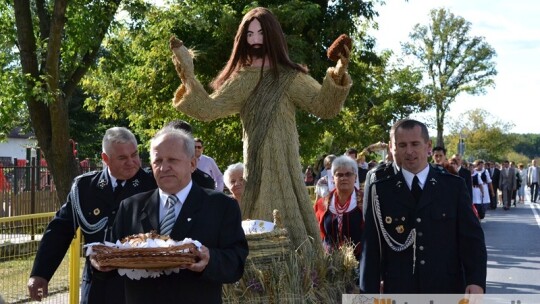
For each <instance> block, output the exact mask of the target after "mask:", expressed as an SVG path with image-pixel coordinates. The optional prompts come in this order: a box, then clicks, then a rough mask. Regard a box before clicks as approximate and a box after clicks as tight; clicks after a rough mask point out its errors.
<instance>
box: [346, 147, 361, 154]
mask: <svg viewBox="0 0 540 304" xmlns="http://www.w3.org/2000/svg"><path fill="white" fill-rule="evenodd" d="M345 153H346V154H347V155H349V154H356V155H358V150H356V149H355V148H349V149H347V152H345Z"/></svg>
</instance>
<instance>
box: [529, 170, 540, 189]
mask: <svg viewBox="0 0 540 304" xmlns="http://www.w3.org/2000/svg"><path fill="white" fill-rule="evenodd" d="M532 181H533V171H532V167H529V169H528V170H527V185H528V186H530V185H531V184H532ZM536 181H537V182H538V183H540V167H536Z"/></svg>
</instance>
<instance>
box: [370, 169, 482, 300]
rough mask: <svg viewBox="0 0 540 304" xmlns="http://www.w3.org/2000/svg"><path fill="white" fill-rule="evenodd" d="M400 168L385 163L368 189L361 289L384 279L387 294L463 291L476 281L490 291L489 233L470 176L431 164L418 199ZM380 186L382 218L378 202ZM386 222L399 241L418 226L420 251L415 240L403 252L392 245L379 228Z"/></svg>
mask: <svg viewBox="0 0 540 304" xmlns="http://www.w3.org/2000/svg"><path fill="white" fill-rule="evenodd" d="M394 172H395V171H394V166H393V165H391V164H383V165H381V166H380V167H379V168H377V170H376V172H373V173H372V174H371V176H374V177H373V180H372V182H371V183H370V187H369V189H366V190H365V191H366V192H369V193H368V194H367V198H368V201H367V204H368V206H367V210H366V214H365V225H364V239H363V243H362V245H363V248H362V249H363V250H362V257H361V260H360V289H361V290H362V291H364V292H365V293H379V292H380V281H381V280H383V281H384V293H463V292H464V291H465V287H466V286H467V285H470V284H476V285H479V286H481V287H483V288H484V290H485V287H486V267H487V253H486V246H485V242H484V233H483V231H482V228H481V226H480V223H479V221H478V218H476V216H475V214H474V213H473V211H472V207H471V206H472V205H471V201H470V198H469V195H468V193H467V192H468V191H467V189H466V187H465V183H464V181H463V180H462V179H461V178H459V177H457V176H455V175H452V174H450V173H448V172H447V171H446V170H444V169H441V168H435V167H430V169H429V174H428V177H427V179H426V181H425V184H424V188H423V191H422V195H421V198H420V200H419V202H418V204H416V202H415V200H414V198H413V196H412V194H411V191H410V190H409V187H408V186H407V183H406V182H405V179H404V178H403V175H402V173H401V171H397V173H394ZM375 189H376V194H377V198H378V201H379V204H378V205H379V207H380V218H379V217H378V216H377V212H376V209H377V208H374V203H373V196H374V195H373V194H374V193H373V191H374V190H375ZM376 225H377V226H378V227H379V229H377V227H376ZM381 225H382V227H383V228H384V231H386V232H385V233H387V235H388V236H390V237H391V238H393V239H394V240H396V241H397V242H398V243H399V244H405V243H407V242H406V239H407V238H408V237H409V235H410V233H411V231H412V230H413V229H415V231H416V236H414V233H413V234H412V236H413V238H412V240H416V252H414V250H413V247H414V246H413V244H411V245H410V246H409V247H407V248H406V249H404V248H398V249H400V250H402V251H396V250H394V249H391V248H390V246H389V245H388V243H387V241H386V240H385V236H384V233H378V231H381V229H380V226H381ZM379 240H380V243H379ZM379 246H380V247H379ZM396 247H399V245H396ZM379 248H381V249H379ZM415 254H416V260H415V259H414V257H415ZM413 271H414V273H413Z"/></svg>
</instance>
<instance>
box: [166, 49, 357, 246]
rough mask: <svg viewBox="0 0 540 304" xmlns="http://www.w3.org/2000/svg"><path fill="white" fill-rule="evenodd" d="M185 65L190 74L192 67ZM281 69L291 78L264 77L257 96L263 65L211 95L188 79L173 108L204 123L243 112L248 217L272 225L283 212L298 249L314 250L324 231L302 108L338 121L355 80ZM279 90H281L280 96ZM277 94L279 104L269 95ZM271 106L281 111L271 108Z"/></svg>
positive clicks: (235, 77)
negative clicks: (302, 143)
mask: <svg viewBox="0 0 540 304" xmlns="http://www.w3.org/2000/svg"><path fill="white" fill-rule="evenodd" d="M176 57H178V55H177V56H176ZM182 64H185V62H184V63H182ZM175 65H176V66H177V70H178V69H179V67H178V65H180V63H179V62H177V61H175ZM182 67H183V68H184V71H185V70H190V69H192V67H189V68H188V69H186V68H185V66H182ZM191 71H192V70H191ZM280 71H281V72H284V73H288V74H289V76H284V77H282V76H280V79H281V81H278V80H275V79H274V77H263V79H270V80H269V81H263V80H261V83H260V84H259V87H258V90H257V91H258V92H259V93H256V94H252V92H253V89H254V88H255V87H256V86H257V84H258V82H259V79H261V68H260V67H244V68H242V69H241V70H240V71H238V73H237V74H235V75H233V76H232V77H231V78H229V79H228V80H227V81H226V82H225V83H224V84H223V85H222V86H221V88H220V89H219V90H217V91H216V92H214V93H213V94H211V95H209V94H208V93H207V92H206V91H205V90H204V88H203V87H202V85H201V84H200V83H199V82H198V81H197V80H196V79H195V77H190V76H189V75H182V76H184V77H183V84H182V85H181V86H180V87H179V88H178V89H177V91H176V93H175V96H174V98H173V105H174V107H175V108H176V109H177V110H179V111H181V112H182V113H185V114H186V115H189V116H191V117H194V118H196V119H199V120H202V121H211V120H214V119H218V118H223V117H226V116H229V115H234V114H240V119H241V121H242V126H243V138H242V140H243V156H244V163H245V172H244V175H245V177H246V180H247V182H246V188H245V191H244V196H243V199H242V217H243V218H244V219H248V218H249V219H263V220H267V221H272V211H273V210H274V209H278V210H279V211H280V212H281V215H282V216H281V217H282V220H283V223H284V225H285V227H286V228H287V229H288V231H289V235H290V237H291V240H292V242H293V245H295V246H296V247H301V246H311V245H309V242H306V240H308V236H311V237H313V238H314V239H318V237H319V236H318V233H319V231H318V226H317V222H316V219H315V216H314V212H313V203H312V202H311V200H310V198H309V195H308V192H307V189H306V186H305V184H304V181H303V178H302V168H301V165H300V162H299V160H300V155H299V141H298V131H297V129H296V118H295V114H296V109H301V110H304V111H307V112H309V113H311V114H313V115H316V116H318V117H320V118H332V117H334V116H336V115H337V114H338V113H339V112H340V111H341V108H342V106H343V103H344V102H345V99H346V97H347V95H348V93H349V89H350V86H351V84H352V82H351V79H350V77H349V75H348V74H346V75H345V76H344V79H343V80H342V83H343V84H344V85H336V83H335V82H334V80H333V79H332V77H331V74H330V73H332V71H333V68H329V69H328V71H327V74H326V77H325V78H324V80H323V83H322V85H321V84H319V83H318V82H317V81H316V80H314V79H313V78H312V77H310V76H309V75H307V74H304V73H301V72H297V71H290V69H285V68H283V67H281V68H280ZM264 74H271V73H270V72H268V71H265V72H264ZM280 75H284V74H282V73H280ZM186 76H187V77H186ZM266 76H268V75H266ZM272 79H274V80H272ZM261 90H262V91H261ZM276 90H281V92H278V93H277V94H276ZM272 94H273V95H274V96H275V97H276V99H277V100H270V99H269V98H268V97H267V96H272ZM254 98H260V99H262V100H253V99H254ZM257 101H258V102H257ZM268 102H270V103H273V104H274V105H275V107H272V106H266V104H267V103H268Z"/></svg>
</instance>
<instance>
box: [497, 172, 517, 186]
mask: <svg viewBox="0 0 540 304" xmlns="http://www.w3.org/2000/svg"><path fill="white" fill-rule="evenodd" d="M516 186H517V178H516V169H514V168H512V167H509V168H508V175H507V174H504V169H503V170H501V175H500V178H499V189H501V190H516Z"/></svg>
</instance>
